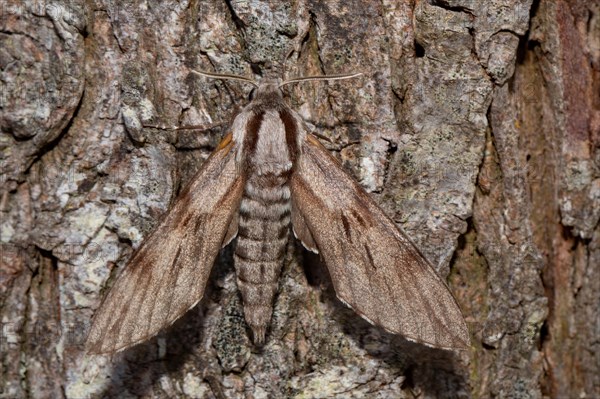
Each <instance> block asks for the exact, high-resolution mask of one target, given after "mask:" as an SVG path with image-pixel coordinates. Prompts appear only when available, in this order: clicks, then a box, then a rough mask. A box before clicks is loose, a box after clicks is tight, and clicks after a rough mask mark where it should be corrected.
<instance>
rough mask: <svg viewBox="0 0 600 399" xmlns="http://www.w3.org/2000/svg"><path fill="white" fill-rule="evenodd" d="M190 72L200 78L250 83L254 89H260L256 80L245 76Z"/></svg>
mask: <svg viewBox="0 0 600 399" xmlns="http://www.w3.org/2000/svg"><path fill="white" fill-rule="evenodd" d="M190 71H191V72H194V73H196V74H198V75H200V76H204V77H207V78H211V79H223V80H239V81H240V82H244V83H250V84H251V85H253V86H254V87H258V83H256V82H255V81H254V80H252V79H250V78H247V77H244V76H237V75H230V74H226V73H213V72H204V71H195V70H193V69H190Z"/></svg>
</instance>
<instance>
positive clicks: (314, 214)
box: [290, 135, 469, 348]
mask: <svg viewBox="0 0 600 399" xmlns="http://www.w3.org/2000/svg"><path fill="white" fill-rule="evenodd" d="M299 154H300V155H299V157H298V160H297V163H296V165H295V168H294V172H293V174H292V177H291V183H290V187H291V192H292V203H293V206H292V209H293V212H295V213H296V214H295V215H292V221H293V223H294V222H295V221H301V223H300V224H299V225H296V224H295V225H294V229H295V230H296V229H298V230H300V231H303V229H305V230H306V231H307V233H306V235H305V237H307V236H308V234H310V238H311V239H313V244H314V245H315V247H316V249H318V250H319V252H320V254H321V255H322V257H323V259H324V261H325V263H326V264H327V267H328V269H329V272H330V275H331V279H332V282H333V284H334V288H335V291H336V293H337V296H338V297H339V298H340V300H342V301H343V302H344V303H346V304H347V305H349V306H350V307H352V308H353V309H354V310H355V311H356V312H357V313H359V314H360V315H361V316H363V317H364V318H366V319H367V320H369V321H370V322H372V323H374V324H377V325H379V326H381V327H383V328H385V329H386V330H388V331H390V332H393V333H398V334H402V335H403V336H404V337H406V338H408V339H409V340H412V341H416V342H419V343H423V344H426V345H430V346H434V347H440V348H464V347H466V346H468V344H469V334H468V330H467V326H466V324H465V321H464V319H463V316H462V314H461V311H460V309H459V307H458V305H457V303H456V300H455V299H454V297H453V296H452V294H451V293H450V291H449V289H448V287H447V286H446V284H445V283H444V282H443V281H442V280H441V279H440V277H439V276H438V275H437V273H436V272H435V271H434V269H433V267H432V266H431V265H430V264H429V263H428V262H427V260H426V259H425V258H424V257H423V256H422V255H421V253H420V252H419V251H418V249H417V248H416V247H415V246H414V244H412V242H411V241H410V240H409V239H408V238H407V237H406V236H405V235H404V233H402V232H401V231H400V230H399V229H398V228H397V226H396V225H395V224H394V223H393V222H392V221H391V220H390V219H389V218H388V217H387V216H386V215H385V214H384V213H383V211H381V209H379V207H378V206H377V205H376V204H375V202H374V201H373V200H372V199H371V198H370V197H369V195H368V194H367V193H366V192H364V190H363V189H362V187H361V186H360V185H359V184H358V183H356V182H355V181H354V180H353V179H352V178H351V177H350V176H349V175H348V174H347V173H346V172H345V171H344V170H343V169H342V167H341V165H340V163H339V162H338V161H337V160H336V159H335V158H334V157H333V156H332V155H331V154H329V152H328V151H327V150H326V149H325V148H324V147H323V146H322V145H321V144H320V143H319V142H318V140H317V139H316V138H315V137H313V136H310V135H309V136H307V137H306V139H305V140H304V141H303V143H302V145H301V147H300V151H299ZM296 223H297V222H296ZM296 235H298V234H296ZM305 240H307V239H306V238H305ZM303 241H304V240H303ZM305 246H306V244H305Z"/></svg>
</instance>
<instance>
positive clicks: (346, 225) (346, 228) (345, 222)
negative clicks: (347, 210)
mask: <svg viewBox="0 0 600 399" xmlns="http://www.w3.org/2000/svg"><path fill="white" fill-rule="evenodd" d="M340 215H341V219H342V225H343V226H344V234H345V235H346V238H347V239H348V240H350V241H352V237H351V236H350V223H349V222H348V218H347V217H346V215H345V214H344V211H342V212H341V213H340Z"/></svg>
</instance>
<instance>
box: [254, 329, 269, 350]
mask: <svg viewBox="0 0 600 399" xmlns="http://www.w3.org/2000/svg"><path fill="white" fill-rule="evenodd" d="M250 328H252V340H253V341H254V345H257V346H262V345H264V343H265V336H266V333H267V328H266V327H250Z"/></svg>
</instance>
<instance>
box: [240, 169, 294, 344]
mask: <svg viewBox="0 0 600 399" xmlns="http://www.w3.org/2000/svg"><path fill="white" fill-rule="evenodd" d="M290 211H291V202H290V190H289V187H288V185H287V179H278V178H277V177H276V176H275V177H274V178H265V176H256V177H253V178H251V179H249V180H248V182H247V183H246V188H245V190H244V196H243V198H242V202H241V205H240V212H239V222H238V223H239V226H238V239H237V245H236V249H235V254H234V261H235V270H236V276H237V285H238V288H239V290H240V292H241V293H242V298H243V301H244V315H245V318H246V322H247V323H248V325H249V326H250V328H251V329H252V333H253V335H254V342H255V343H257V344H261V343H263V342H264V338H265V333H266V329H267V326H268V325H269V323H270V321H271V314H272V312H273V298H274V297H275V293H276V292H277V285H278V279H279V274H280V272H281V267H282V264H283V257H284V256H285V249H286V246H287V241H288V232H289V225H290Z"/></svg>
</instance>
